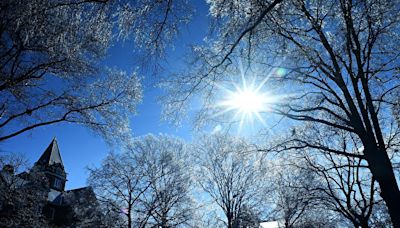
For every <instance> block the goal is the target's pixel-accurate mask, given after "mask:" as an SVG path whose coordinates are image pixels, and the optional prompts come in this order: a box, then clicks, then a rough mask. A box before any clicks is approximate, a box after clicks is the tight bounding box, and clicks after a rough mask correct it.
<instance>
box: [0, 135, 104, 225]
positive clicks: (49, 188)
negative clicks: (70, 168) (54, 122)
mask: <svg viewBox="0 0 400 228" xmlns="http://www.w3.org/2000/svg"><path fill="white" fill-rule="evenodd" d="M66 182H67V173H66V171H65V168H64V164H63V162H62V159H61V154H60V150H59V148H58V143H57V140H56V139H55V138H54V139H53V140H52V141H51V143H50V145H49V146H48V147H47V148H46V150H45V151H44V152H43V154H42V155H41V156H40V158H39V159H38V160H37V161H36V162H35V163H34V165H33V167H32V168H31V169H30V170H28V171H26V172H23V173H20V174H14V171H13V167H12V166H10V165H6V166H4V167H3V170H2V171H1V175H0V188H1V189H0V190H1V192H0V197H1V198H4V200H2V202H0V217H1V218H0V226H4V225H5V226H6V227H36V226H49V227H103V225H102V224H103V216H102V214H101V212H100V207H99V204H98V202H97V199H96V196H95V194H94V192H93V190H92V188H91V187H84V188H79V189H71V190H65V184H66ZM17 195H18V196H17ZM17 220H18V221H17ZM36 223H37V224H36ZM33 224H36V225H33ZM25 225H26V226H25Z"/></svg>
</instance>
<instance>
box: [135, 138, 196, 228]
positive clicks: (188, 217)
mask: <svg viewBox="0 0 400 228" xmlns="http://www.w3.org/2000/svg"><path fill="white" fill-rule="evenodd" d="M129 151H130V153H134V154H136V156H137V160H138V161H139V165H140V169H141V170H142V172H143V174H144V175H145V176H146V177H147V178H148V179H149V180H150V181H151V184H150V186H149V188H148V189H147V190H146V191H145V192H144V194H143V197H141V202H142V203H143V204H144V210H143V214H144V215H145V216H147V218H146V224H145V226H146V227H162V228H168V227H188V226H189V225H190V224H191V223H192V215H193V213H194V207H195V205H194V203H193V201H192V199H191V195H190V194H191V186H192V177H191V168H190V165H191V162H190V160H189V158H188V147H187V145H186V143H184V142H183V141H182V140H180V139H177V138H173V137H170V136H166V135H159V136H153V135H147V136H145V137H143V138H139V139H137V140H135V141H134V142H133V143H132V144H130V145H129Z"/></svg>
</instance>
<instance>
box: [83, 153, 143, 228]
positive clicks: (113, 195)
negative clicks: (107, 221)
mask: <svg viewBox="0 0 400 228" xmlns="http://www.w3.org/2000/svg"><path fill="white" fill-rule="evenodd" d="M88 183H89V185H90V186H92V187H93V189H94V191H95V193H96V196H97V198H98V199H99V201H100V202H101V204H102V205H103V207H104V208H105V209H106V211H108V213H107V214H108V215H109V216H112V215H114V216H116V218H117V219H116V221H115V222H118V216H120V215H121V214H122V215H123V217H124V218H123V224H124V226H126V227H129V228H130V227H133V224H134V223H135V222H137V221H138V220H139V216H138V214H136V207H140V206H139V205H140V200H139V198H140V197H141V196H142V195H143V194H144V192H145V191H146V190H147V189H148V188H149V187H150V184H151V180H149V179H148V178H147V177H146V176H144V174H143V173H142V172H141V169H140V167H139V165H138V163H137V161H136V159H135V157H134V156H132V155H130V154H127V153H124V154H110V155H108V156H107V157H106V158H105V159H104V161H103V163H102V164H101V166H100V167H99V168H93V169H90V176H89V179H88ZM116 225H117V224H116Z"/></svg>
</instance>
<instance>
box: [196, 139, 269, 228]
mask: <svg viewBox="0 0 400 228" xmlns="http://www.w3.org/2000/svg"><path fill="white" fill-rule="evenodd" d="M196 147H197V149H196V151H195V153H196V157H197V159H198V160H197V161H196V163H198V170H196V173H197V176H198V177H197V181H198V184H199V185H200V187H201V188H202V190H203V191H205V192H206V193H208V195H209V197H211V199H212V200H213V201H214V203H216V204H217V205H218V207H219V208H220V209H221V210H222V211H223V213H224V215H225V216H224V217H225V218H224V219H223V220H222V222H223V224H224V226H225V227H228V228H234V227H242V226H241V224H238V223H239V222H240V221H241V220H242V218H244V215H245V214H246V213H248V212H250V211H253V212H256V213H257V216H260V215H259V214H258V212H259V211H258V209H259V208H258V207H262V206H263V205H262V201H261V198H260V195H262V194H263V193H264V191H265V190H266V189H264V187H265V186H264V185H263V175H262V173H261V172H259V171H260V170H259V169H258V165H259V164H258V159H256V157H255V156H253V154H251V153H249V150H250V147H249V144H247V143H245V142H244V141H242V140H239V139H236V138H231V137H228V136H225V135H218V134H217V135H211V136H209V137H204V138H203V139H202V140H201V141H200V142H199V143H198V144H197V145H196ZM258 219H260V218H258Z"/></svg>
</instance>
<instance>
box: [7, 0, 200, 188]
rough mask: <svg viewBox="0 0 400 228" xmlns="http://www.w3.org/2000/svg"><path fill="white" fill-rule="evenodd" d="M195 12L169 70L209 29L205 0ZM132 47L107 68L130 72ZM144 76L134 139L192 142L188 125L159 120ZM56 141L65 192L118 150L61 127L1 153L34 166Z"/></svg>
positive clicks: (17, 140)
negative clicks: (155, 136)
mask: <svg viewBox="0 0 400 228" xmlns="http://www.w3.org/2000/svg"><path fill="white" fill-rule="evenodd" d="M192 2H193V3H194V4H195V6H194V8H195V9H196V12H195V13H194V16H193V20H192V22H191V23H190V24H189V25H188V26H187V27H185V28H183V29H181V34H180V37H179V38H178V40H177V41H176V42H175V48H173V49H169V50H167V51H168V64H169V65H168V67H170V69H176V68H178V67H179V66H181V65H182V62H183V61H182V60H183V58H184V54H185V51H186V50H187V49H186V48H185V47H187V45H189V44H191V43H193V42H197V43H198V42H201V41H202V38H203V37H204V36H205V35H206V33H207V29H208V26H207V24H208V20H207V14H208V12H207V5H206V4H205V2H204V1H202V0H195V1H192ZM133 48H134V46H133V45H132V43H117V44H115V45H114V46H113V47H112V48H111V49H110V51H109V55H108V57H107V58H106V59H105V64H107V66H109V67H117V68H120V69H123V70H125V71H127V72H131V71H132V70H134V69H135V68H136V67H137V66H136V65H135V60H134V57H133ZM143 76H144V85H145V87H144V98H143V102H142V103H141V104H140V105H139V106H138V115H137V116H134V117H133V118H132V128H133V133H134V135H135V136H139V135H144V134H148V133H152V134H159V133H165V134H172V135H176V136H178V137H181V138H184V139H186V140H190V139H191V131H190V130H191V126H190V123H189V122H185V123H183V125H182V127H179V128H176V127H175V126H173V125H171V124H169V123H167V122H162V121H161V120H160V114H161V107H160V105H159V104H158V103H157V97H158V96H159V95H160V92H161V91H160V90H159V89H156V88H154V87H152V84H153V83H152V82H154V78H152V79H149V77H148V75H143ZM54 137H56V138H57V141H58V145H59V149H60V153H61V157H62V159H63V162H64V167H65V169H66V172H67V173H68V177H67V178H68V182H67V186H66V189H73V188H79V187H83V186H86V178H87V176H88V173H87V171H86V167H87V166H96V165H99V163H100V161H101V160H102V159H103V158H104V157H105V155H106V154H107V153H108V152H109V151H112V150H116V148H110V147H109V146H107V145H106V144H105V143H104V141H103V140H102V138H101V137H99V136H97V135H95V134H93V133H92V132H90V131H89V130H87V129H85V128H83V127H81V126H78V125H75V124H68V123H62V124H57V125H50V126H45V127H41V128H36V129H34V130H32V131H29V132H27V133H24V134H21V135H19V136H17V137H14V138H12V139H9V140H7V141H5V142H2V143H1V144H0V151H1V153H7V152H13V153H21V154H24V155H25V156H26V157H27V158H28V159H29V161H30V163H31V164H33V163H34V162H35V161H36V160H37V159H38V158H39V157H40V155H41V154H42V153H43V152H44V150H45V149H46V148H47V146H48V145H49V143H50V142H51V140H52V139H53V138H54Z"/></svg>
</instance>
